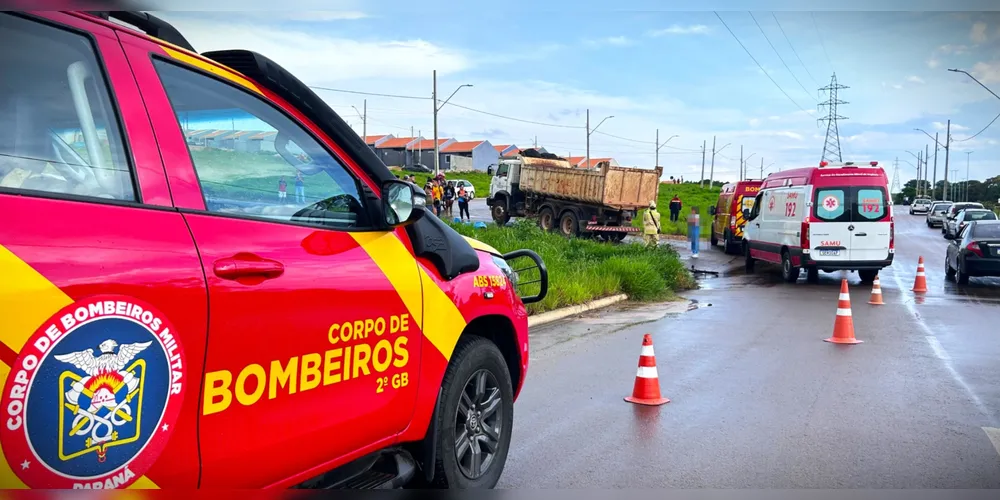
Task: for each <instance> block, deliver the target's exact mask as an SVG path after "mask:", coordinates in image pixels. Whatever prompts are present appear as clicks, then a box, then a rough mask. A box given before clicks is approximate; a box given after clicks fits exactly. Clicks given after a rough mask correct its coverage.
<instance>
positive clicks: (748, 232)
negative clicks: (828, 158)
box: [743, 161, 895, 283]
mask: <svg viewBox="0 0 1000 500" xmlns="http://www.w3.org/2000/svg"><path fill="white" fill-rule="evenodd" d="M894 233H895V222H894V221H893V214H892V202H891V198H890V197H889V185H888V176H887V175H886V174H885V171H884V170H883V169H882V168H881V167H879V166H878V162H875V161H873V162H870V163H867V164H855V163H853V162H846V163H829V162H825V161H823V162H820V164H819V166H817V167H807V168H798V169H792V170H785V171H782V172H775V173H773V174H771V175H769V176H768V177H767V178H766V179H765V180H764V184H763V185H762V186H761V189H760V193H759V194H758V195H757V199H756V201H755V202H754V206H753V210H751V212H750V215H749V217H748V218H747V222H746V228H745V230H744V233H743V255H744V256H745V258H746V269H747V272H753V269H754V263H755V262H756V261H758V260H761V261H766V262H772V263H775V264H779V265H781V274H782V277H783V278H784V279H785V281H788V282H790V283H794V282H795V281H796V280H798V278H799V272H800V271H801V270H802V269H805V270H806V272H807V277H808V280H809V281H810V282H814V281H816V280H817V279H818V278H819V271H824V272H832V271H843V270H846V271H852V272H853V271H857V272H858V275H859V276H860V277H861V280H862V282H864V283H871V282H872V281H873V280H874V279H875V276H877V275H878V272H879V270H881V269H882V268H885V267H888V266H890V265H892V258H893V254H894V252H895V234H894Z"/></svg>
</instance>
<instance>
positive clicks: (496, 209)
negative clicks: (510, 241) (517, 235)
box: [492, 203, 510, 227]
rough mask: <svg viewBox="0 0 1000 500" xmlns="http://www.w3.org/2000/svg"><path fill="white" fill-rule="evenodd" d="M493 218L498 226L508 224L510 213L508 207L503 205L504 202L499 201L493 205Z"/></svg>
mask: <svg viewBox="0 0 1000 500" xmlns="http://www.w3.org/2000/svg"><path fill="white" fill-rule="evenodd" d="M492 215H493V220H494V221H495V222H496V223H497V225H498V226H501V227H503V226H506V225H507V222H509V221H510V214H508V213H507V207H505V206H503V204H502V203H497V204H496V205H493V210H492Z"/></svg>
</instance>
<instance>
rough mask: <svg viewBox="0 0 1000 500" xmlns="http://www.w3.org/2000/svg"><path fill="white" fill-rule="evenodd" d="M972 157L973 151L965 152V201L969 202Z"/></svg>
mask: <svg viewBox="0 0 1000 500" xmlns="http://www.w3.org/2000/svg"><path fill="white" fill-rule="evenodd" d="M971 157H972V151H966V152H965V201H969V158H971Z"/></svg>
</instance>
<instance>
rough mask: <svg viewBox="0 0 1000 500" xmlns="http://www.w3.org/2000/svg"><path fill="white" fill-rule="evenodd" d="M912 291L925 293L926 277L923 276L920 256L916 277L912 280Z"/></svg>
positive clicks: (922, 262)
mask: <svg viewBox="0 0 1000 500" xmlns="http://www.w3.org/2000/svg"><path fill="white" fill-rule="evenodd" d="M913 291H914V292H926V291H927V276H926V275H925V274H924V256H923V255H921V256H920V260H919V261H917V277H916V279H914V280H913Z"/></svg>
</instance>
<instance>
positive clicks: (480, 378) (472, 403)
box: [434, 335, 514, 489]
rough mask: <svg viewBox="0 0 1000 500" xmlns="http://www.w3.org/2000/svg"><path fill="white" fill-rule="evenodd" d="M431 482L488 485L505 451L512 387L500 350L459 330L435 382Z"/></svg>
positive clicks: (500, 471) (451, 485)
mask: <svg viewBox="0 0 1000 500" xmlns="http://www.w3.org/2000/svg"><path fill="white" fill-rule="evenodd" d="M441 387H442V394H441V402H440V407H439V408H438V412H437V419H438V421H437V428H438V435H437V438H436V442H435V444H434V445H435V446H436V447H437V460H436V463H435V464H434V467H435V471H434V482H435V486H438V487H442V488H458V489H489V488H493V487H494V486H496V484H497V481H499V480H500V475H501V474H503V468H504V465H505V463H506V461H507V452H508V451H509V450H510V436H511V430H512V429H513V422H514V420H513V417H514V388H513V384H512V383H511V380H510V372H509V371H508V370H507V363H506V362H504V359H503V354H501V353H500V350H499V349H497V346H496V345H495V344H493V342H490V341H489V340H487V339H486V338H484V337H479V336H475V335H465V336H463V337H462V338H461V339H460V340H459V342H458V346H456V347H455V353H454V354H453V355H452V358H451V362H449V363H448V370H447V371H446V372H445V374H444V381H443V382H442V384H441Z"/></svg>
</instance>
